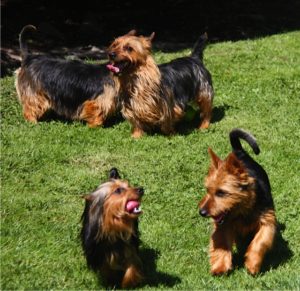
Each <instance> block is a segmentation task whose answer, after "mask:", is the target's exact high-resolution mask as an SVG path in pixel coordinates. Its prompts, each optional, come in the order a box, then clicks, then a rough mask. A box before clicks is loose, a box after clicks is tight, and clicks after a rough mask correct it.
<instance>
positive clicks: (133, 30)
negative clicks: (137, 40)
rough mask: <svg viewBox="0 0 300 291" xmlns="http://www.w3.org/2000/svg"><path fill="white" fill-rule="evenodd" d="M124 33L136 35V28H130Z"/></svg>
mask: <svg viewBox="0 0 300 291" xmlns="http://www.w3.org/2000/svg"><path fill="white" fill-rule="evenodd" d="M125 35H127V36H134V35H136V30H135V29H132V30H130V31H129V32H127V33H126V34H125Z"/></svg>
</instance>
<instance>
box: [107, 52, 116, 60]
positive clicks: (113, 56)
mask: <svg viewBox="0 0 300 291" xmlns="http://www.w3.org/2000/svg"><path fill="white" fill-rule="evenodd" d="M108 56H109V58H110V59H111V60H114V59H115V58H116V56H117V54H116V53H114V52H111V53H109V54H108Z"/></svg>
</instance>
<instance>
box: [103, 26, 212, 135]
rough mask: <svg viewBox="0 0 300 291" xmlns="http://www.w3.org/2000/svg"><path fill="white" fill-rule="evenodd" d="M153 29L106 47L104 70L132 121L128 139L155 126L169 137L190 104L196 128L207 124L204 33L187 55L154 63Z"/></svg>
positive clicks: (208, 85) (208, 81)
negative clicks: (196, 115) (195, 114)
mask: <svg viewBox="0 0 300 291" xmlns="http://www.w3.org/2000/svg"><path fill="white" fill-rule="evenodd" d="M153 38H154V33H152V34H151V35H150V36H149V37H144V36H136V31H135V30H132V31H130V32H128V33H127V34H126V35H123V36H121V37H118V38H116V39H115V40H114V41H113V42H112V43H111V44H110V46H109V47H108V50H107V53H108V58H109V60H110V64H108V65H107V68H108V69H109V70H110V71H112V72H113V74H114V75H115V76H116V77H117V79H118V80H119V82H120V96H119V97H120V102H121V112H122V114H123V116H124V118H125V119H127V120H128V121H129V122H130V123H131V125H132V137H134V138H139V137H141V136H142V135H143V134H144V133H145V132H151V131H153V130H156V129H158V130H160V131H161V132H162V133H163V134H165V135H169V134H173V133H174V132H175V130H174V126H175V124H176V123H177V122H178V121H179V120H181V119H182V118H183V117H184V115H185V112H186V110H187V107H188V104H189V103H196V104H197V105H198V106H199V107H200V110H201V124H200V125H199V128H208V127H209V124H210V119H211V115H212V104H213V96H214V91H213V86H212V78H211V75H210V73H209V71H208V70H207V69H206V68H205V66H204V64H203V61H202V59H203V50H204V47H205V43H206V40H207V34H203V35H202V36H201V37H200V39H199V40H198V41H197V42H196V44H195V47H194V49H193V51H192V53H191V55H190V56H189V57H182V58H178V59H175V60H173V61H171V62H169V63H165V64H161V65H159V66H158V65H157V64H156V63H155V61H154V58H153V56H152V55H151V46H152V40H153Z"/></svg>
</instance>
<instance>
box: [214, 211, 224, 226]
mask: <svg viewBox="0 0 300 291" xmlns="http://www.w3.org/2000/svg"><path fill="white" fill-rule="evenodd" d="M212 218H213V220H214V222H215V223H216V224H223V223H224V220H225V218H226V212H222V213H220V214H219V215H217V216H212Z"/></svg>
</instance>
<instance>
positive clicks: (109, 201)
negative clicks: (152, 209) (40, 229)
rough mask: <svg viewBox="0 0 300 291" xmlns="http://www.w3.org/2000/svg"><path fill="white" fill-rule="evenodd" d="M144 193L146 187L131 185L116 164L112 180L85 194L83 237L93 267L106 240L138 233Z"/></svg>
mask: <svg viewBox="0 0 300 291" xmlns="http://www.w3.org/2000/svg"><path fill="white" fill-rule="evenodd" d="M143 194H144V190H143V188H141V187H132V186H130V185H129V183H128V182H127V181H126V180H121V178H120V175H119V173H118V170H117V169H116V168H112V169H111V170H110V172H109V179H108V181H107V182H105V183H103V184H101V185H100V186H99V187H98V188H97V189H96V190H95V191H94V192H92V193H91V194H88V195H85V196H84V198H85V209H84V212H83V214H82V222H83V225H82V230H81V240H82V246H83V249H84V251H85V255H86V258H87V261H88V265H90V266H91V267H92V268H95V267H97V265H98V264H99V262H98V261H97V260H98V257H99V256H98V254H97V252H99V251H101V250H100V249H101V248H99V247H97V246H99V245H100V244H101V243H103V241H107V242H108V243H114V242H116V241H117V240H120V239H121V240H123V241H128V240H130V239H131V237H132V236H138V229H137V219H138V217H139V215H140V214H141V213H142V211H141V198H142V196H143Z"/></svg>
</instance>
